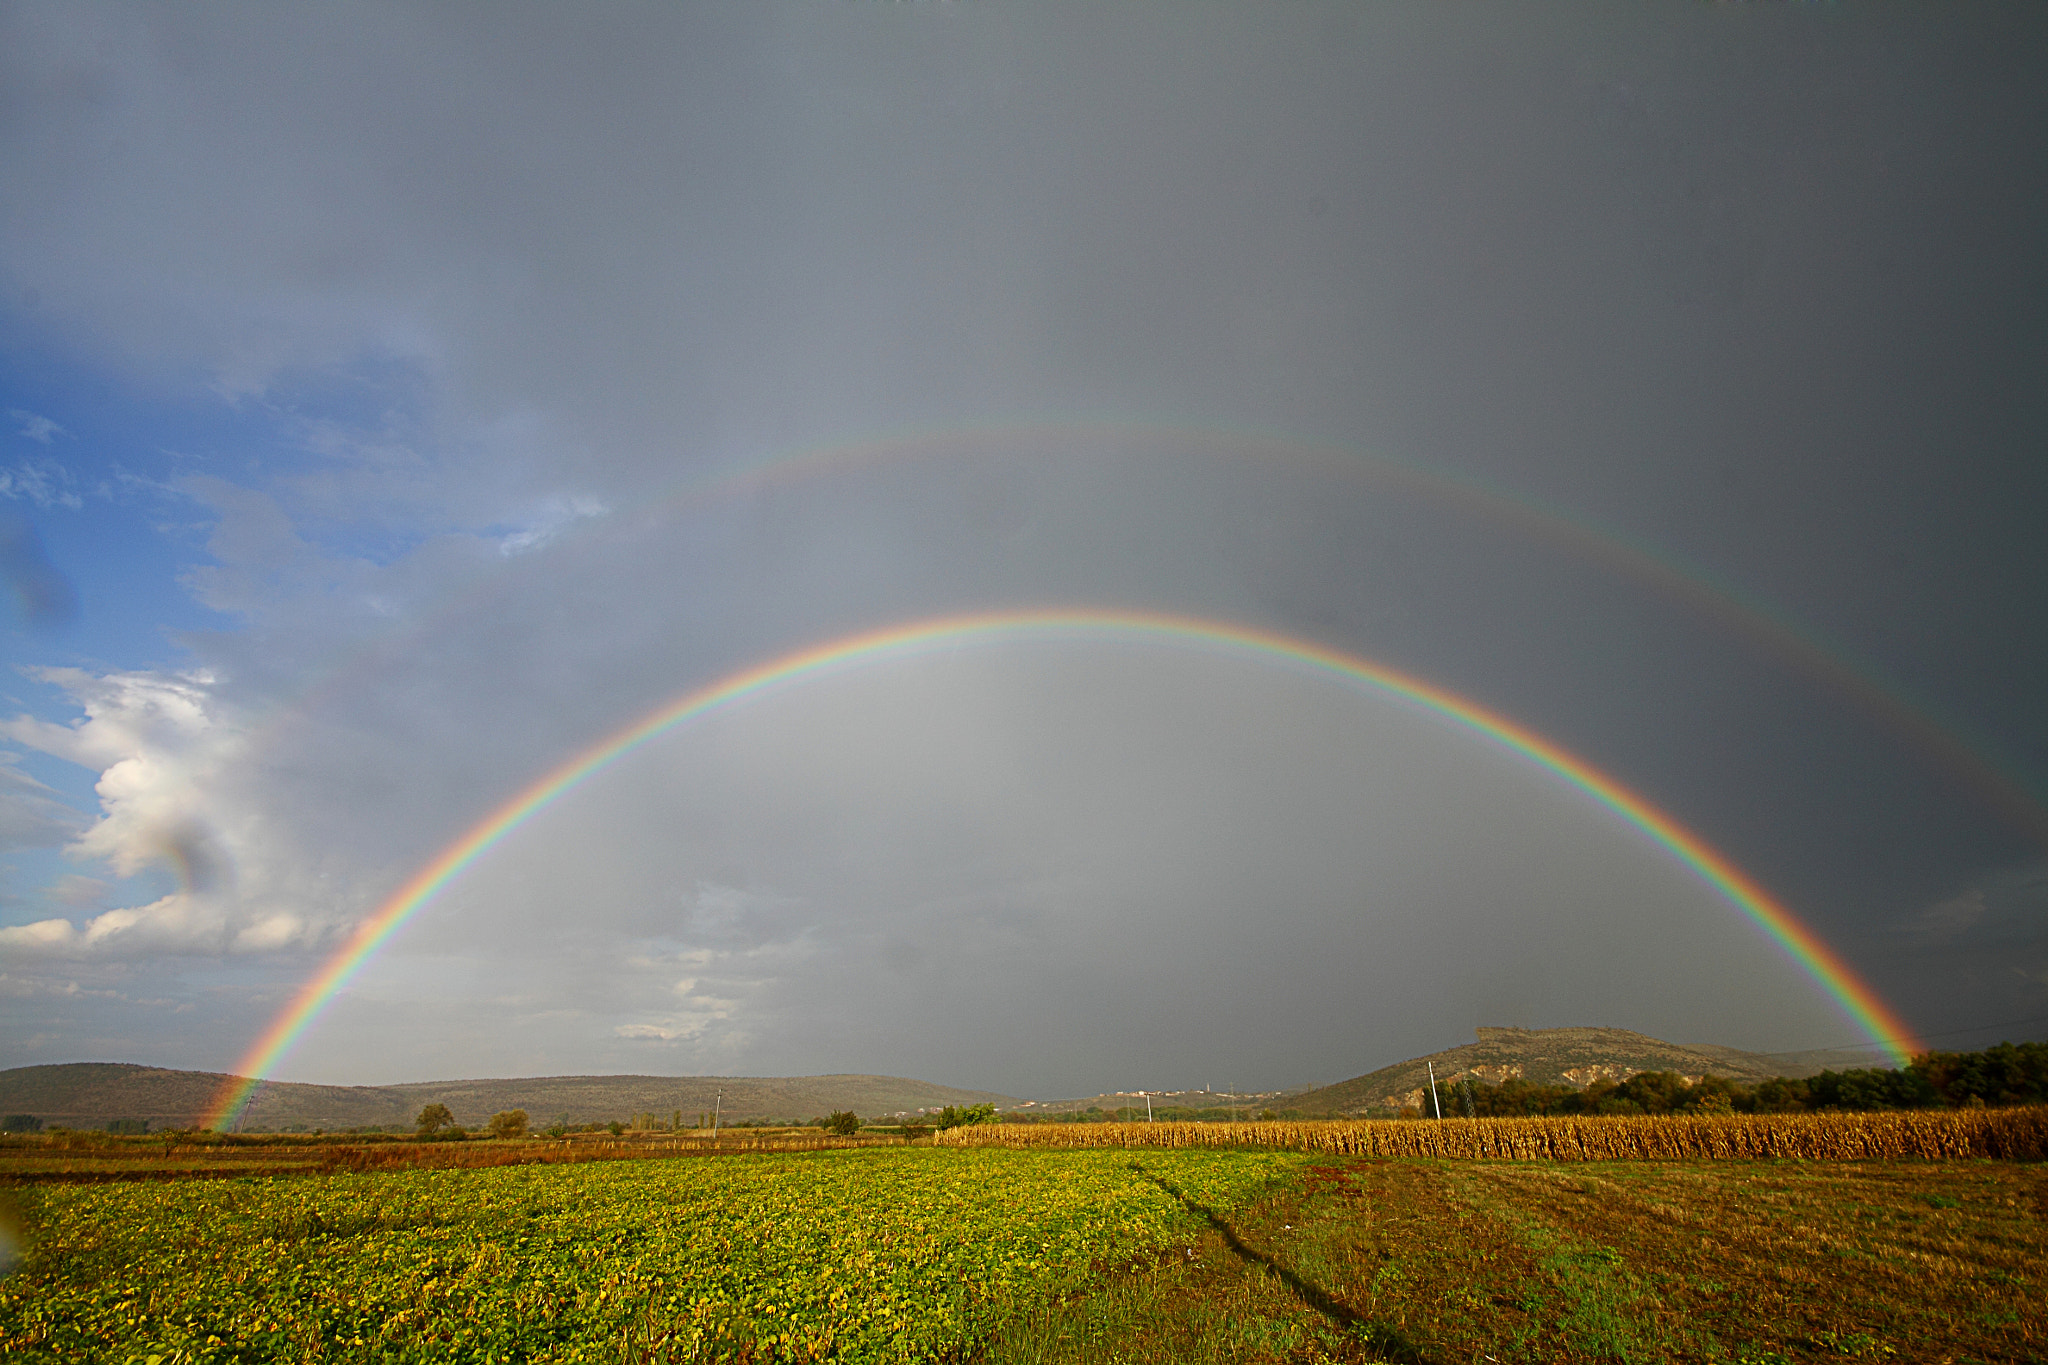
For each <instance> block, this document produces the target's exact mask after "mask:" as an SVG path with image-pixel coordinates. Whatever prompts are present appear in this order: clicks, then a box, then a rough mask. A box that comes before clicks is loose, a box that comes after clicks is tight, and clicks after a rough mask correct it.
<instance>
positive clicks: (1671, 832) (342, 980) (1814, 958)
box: [207, 610, 1914, 1127]
mask: <svg viewBox="0 0 2048 1365" xmlns="http://www.w3.org/2000/svg"><path fill="white" fill-rule="evenodd" d="M1034 637H1035V638H1043V639H1075V638H1084V639H1085V638H1095V639H1110V640H1115V641H1119V642H1125V643H1128V642H1130V641H1132V640H1134V639H1135V640H1139V641H1157V642H1161V643H1167V644H1179V645H1187V646H1193V647H1198V648H1207V649H1223V650H1227V651H1231V652H1234V653H1239V654H1244V655H1249V656H1251V657H1254V658H1258V659H1263V660H1266V661H1268V662H1281V663H1286V664H1291V665H1294V666H1296V667H1299V668H1304V669H1306V670H1308V671H1309V672H1311V673H1315V674H1320V675H1323V676H1326V677H1334V678H1336V679H1338V680H1341V681H1343V682H1346V683H1349V684H1352V685H1354V686H1356V685H1363V686H1365V687H1366V688H1368V689H1370V690H1371V691H1374V692H1377V693H1380V694H1382V695H1385V696H1390V697H1393V698H1395V699H1397V700H1399V701H1402V702H1405V703H1408V704H1410V705H1412V706H1416V707H1419V708H1421V709H1422V710H1424V711H1427V712H1431V713H1434V714H1435V715H1437V716H1439V717H1442V718H1443V719H1445V720H1448V721H1451V722H1453V723H1455V724H1456V725H1458V726H1459V727H1461V728H1463V729H1465V730H1467V731H1470V732H1473V733H1476V734H1478V735H1480V736H1483V737H1484V738H1486V739H1489V740H1492V741H1494V742H1496V743H1498V744H1501V745H1503V746H1505V747H1506V748H1508V749H1510V750H1512V751H1514V752H1515V753H1518V754H1521V755H1522V756H1523V757H1525V758H1527V759H1529V760H1531V761H1532V762H1534V763H1536V764H1537V765H1539V766H1540V767H1543V768H1546V769H1548V770H1549V771H1550V772H1552V773H1554V774H1556V775H1557V776H1559V777H1561V778H1563V779H1564V780H1565V781H1566V782H1568V783H1569V784H1571V785H1572V786H1574V787H1577V788H1578V789H1579V790H1581V791H1582V792H1584V793H1586V794H1587V795H1589V796H1591V797H1592V798H1593V799H1594V800H1595V801H1597V802H1598V803H1599V804H1601V805H1603V806H1605V807H1607V808H1608V809H1609V810H1610V811H1612V812H1614V813H1615V814H1616V815H1618V816H1620V817H1621V818H1622V819H1623V820H1625V821H1627V822H1628V823H1630V824H1632V825H1634V826H1635V827H1636V828H1637V829H1639V830H1641V831H1642V832H1643V833H1645V834H1647V835H1648V836H1649V837H1650V838H1651V839H1652V840H1653V841H1654V842H1656V843H1657V844H1658V845H1660V846H1662V847H1663V848H1664V849H1665V850H1666V851H1667V852H1669V853H1670V854H1671V855H1672V856H1673V857H1675V858H1676V859H1677V860H1678V861H1679V862H1680V863H1681V864H1683V865H1684V866H1685V867H1687V868H1688V869H1690V870H1691V871H1692V872H1693V873H1695V874H1696V875H1697V876H1698V877H1699V878H1700V879H1701V880H1702V881H1704V882H1706V883H1707V884H1708V885H1709V886H1710V887H1712V888H1713V889H1714V890H1715V891H1716V892H1718V893H1719V894H1720V895H1721V896H1722V897H1724V898H1725V899H1727V900H1728V901H1729V902H1730V903H1731V904H1733V905H1734V906H1735V907H1736V908H1737V909H1739V910H1741V911H1742V912H1743V913H1744V914H1745V915H1747V916H1748V917H1749V918H1750V919H1751V920H1752V921H1753V922H1754V923H1755V924H1756V925H1757V926H1758V927H1759V928H1761V929H1762V930H1763V931H1764V932H1765V934H1766V935H1768V936H1769V937H1770V938H1771V939H1772V940H1773V941H1774V942H1776V943H1777V944H1778V945H1779V946H1780V947H1781V948H1782V949H1784V950H1785V951H1786V952H1787V953H1788V954H1789V955H1790V956H1791V957H1792V958H1793V960H1794V961H1796V962H1797V963H1798V964H1799V965H1800V966H1801V967H1802V968H1804V969H1805V970H1806V972H1807V973H1808V974H1809V975H1810V976H1811V977H1812V978H1813V979H1814V981H1815V982H1817V983H1818V984H1819V985H1820V986H1821V987H1822V988H1823V989H1824V990H1825V991H1826V992H1827V993H1828V994H1829V995H1830V996H1831V997H1833V999H1834V1000H1835V1002H1836V1003H1837V1005H1838V1006H1839V1007H1840V1008H1841V1010H1842V1011H1843V1013H1844V1014H1845V1015H1846V1016H1848V1018H1849V1019H1851V1020H1852V1021H1853V1022H1854V1023H1855V1024H1856V1025H1857V1026H1858V1027H1860V1028H1861V1029H1862V1030H1863V1031H1864V1032H1866V1033H1868V1034H1869V1035H1870V1037H1871V1038H1872V1039H1873V1040H1874V1041H1876V1042H1878V1043H1880V1044H1882V1045H1883V1046H1884V1047H1885V1048H1886V1049H1887V1050H1888V1051H1889V1052H1890V1053H1891V1055H1892V1056H1893V1057H1894V1058H1895V1059H1896V1060H1898V1061H1899V1062H1901V1063H1903V1062H1904V1061H1906V1060H1908V1059H1909V1058H1910V1056H1911V1052H1912V1048H1913V1046H1914V1039H1913V1033H1912V1030H1911V1029H1910V1028H1909V1027H1908V1026H1907V1025H1906V1023H1905V1022H1904V1021H1903V1020H1902V1019H1901V1018H1900V1017H1899V1016H1898V1015H1897V1014H1896V1013H1894V1012H1893V1011H1892V1009H1891V1008H1890V1006H1888V1005H1887V1004H1886V1003H1885V1002H1884V1000H1883V999H1882V998H1881V997H1879V996H1878V994H1877V993H1876V991H1874V990H1873V989H1871V987H1870V986H1869V985H1868V984H1867V983H1865V982H1864V981H1863V980H1862V979H1861V977H1859V976H1858V975H1857V973H1856V972H1855V970H1854V969H1853V968H1851V967H1850V966H1849V964H1848V963H1846V962H1844V961H1843V960H1842V959H1841V958H1840V957H1839V956H1838V955H1837V954H1836V953H1835V952H1834V950H1833V949H1831V948H1830V947H1829V946H1828V945H1827V944H1826V943H1824V942H1822V941H1821V939H1820V938H1819V936H1818V935H1816V934H1815V933H1814V932H1813V931H1812V930H1810V929H1808V928H1807V927H1806V926H1805V925H1804V924H1802V923H1801V922H1800V921H1799V920H1798V918H1797V917H1795V916H1794V915H1793V914H1792V912H1791V911H1790V910H1788V909H1787V908H1786V907H1785V906H1784V905H1782V904H1781V903H1779V902H1778V901H1777V900H1776V899H1775V898H1774V897H1773V896H1772V895H1771V894H1770V893H1769V892H1768V891H1766V890H1765V889H1764V888H1763V887H1762V886H1761V885H1759V884H1758V883H1757V882H1756V881H1755V880H1753V879H1752V878H1751V877H1750V876H1749V875H1748V874H1747V873H1745V872H1743V871H1742V869H1740V868H1739V867H1737V866H1736V865H1735V864H1734V863H1732V862H1730V861H1729V860H1728V859H1727V858H1726V857H1724V856H1723V855H1722V854H1721V853H1719V852H1718V851H1716V850H1715V849H1714V848H1713V847H1712V846H1710V845H1709V844H1708V843H1707V842H1706V841H1705V840H1704V839H1701V838H1700V837H1699V836H1698V835H1696V834H1694V833H1692V832H1691V831H1690V830H1688V829H1686V828H1685V827H1684V826H1682V825H1680V824H1679V823H1678V822H1677V821H1676V820H1674V819H1673V818H1672V817H1671V816H1669V815H1667V814H1665V813H1664V812H1663V811H1661V810H1659V809H1658V808H1657V807H1656V806H1654V805H1652V804H1651V803H1650V802H1649V801H1647V800H1645V799H1644V798H1643V797H1641V796H1638V795H1637V794H1636V793H1635V792H1633V791H1631V790H1629V789H1628V788H1627V787H1625V786H1623V785H1622V784H1621V783H1620V782H1618V781H1616V780H1615V779H1614V778H1612V777H1609V776H1608V775H1607V774H1606V773H1603V772H1601V771H1600V770H1599V769H1598V768H1595V767H1594V766H1593V765H1592V764H1590V763H1588V762H1586V761H1585V760H1583V759H1581V758H1579V757H1577V756H1576V755H1574V754H1572V753H1570V752H1568V751H1566V750H1565V749H1563V748H1561V747H1559V746H1558V745H1556V744H1554V743H1552V742H1551V741H1550V740H1548V739H1545V738H1544V737H1543V736H1541V735H1539V734H1537V733H1536V732H1535V731H1533V730H1530V729H1529V728H1527V727H1526V726H1523V725H1521V724H1519V723H1517V722H1515V721H1512V720H1509V719H1508V718H1507V717H1505V716H1502V715H1500V714H1498V713H1496V712H1494V711H1490V710H1488V709H1486V708H1485V707H1482V706H1480V705H1478V704H1477V703H1475V702H1472V701H1468V700H1466V699H1465V698H1463V697H1460V696H1458V695H1457V694H1455V693H1453V692H1450V691H1447V690H1446V689H1444V688H1441V687H1438V686H1436V685H1434V684H1432V683H1429V682H1425V681H1423V680H1422V679H1420V678H1416V677H1413V676H1411V675H1409V674H1405V673H1401V672H1398V671H1396V670H1394V669H1392V668H1388V667H1386V666H1384V665H1381V664H1378V663H1374V662H1372V661H1371V660H1368V659H1363V658H1360V657H1357V656H1355V655H1350V654H1345V653H1342V652H1340V651H1338V650H1334V649H1329V648H1326V647H1324V646H1322V645H1318V644H1313V643H1310V642H1308V641H1304V640H1298V639H1294V638H1291V637H1289V636H1285V635H1280V634H1277V633H1275V632H1271V631H1267V630H1262V629H1259V628H1257V627H1253V626H1246V625H1237V624H1230V623H1225V622H1217V621H1208V620H1202V619H1199V618H1194V617H1182V616H1168V615H1160V614H1154V613H1137V612H1115V611H1094V610H1076V611H1009V612H992V613H981V614H976V615H967V616H952V617H942V618H939V619H936V620H925V621H918V622H913V623H911V624H908V625H897V626H890V627H886V628H884V629H881V630H875V631H869V632H866V633H863V634H858V635H853V636H850V637H846V638H842V639H838V640H834V641H831V642H829V643H826V644H822V645H817V646H814V647H812V648H809V649H803V650H799V651H797V652H796V653H793V654H787V655H784V656H782V657H781V658H778V659H774V660H772V661H770V662H768V663H764V664H761V665H758V666H756V667H753V668H749V669H746V670H744V671H742V672H739V673H736V674H732V675H730V676H728V677H726V678H724V679H722V680H720V681H718V682H714V683H711V684H709V685H708V686H705V687H701V688H698V689H696V690H694V691H691V692H688V693H686V694H684V695H683V696H682V697H680V698H678V699H676V700H674V701H672V702H669V703H668V704H666V705H664V706H662V707H661V708H660V709H658V710H656V711H654V712H653V713H652V714H650V715H648V716H645V717H643V718H642V719H640V720H638V721H635V722H634V723H633V724H631V725H628V726H627V727H625V728H624V729H622V730H618V731H615V732H613V733H612V734H610V735H608V736H606V737H605V738H604V739H601V740H599V741H598V742H597V743H595V744H593V745H591V746H590V747H589V748H587V749H585V750H583V751H582V752H581V753H578V754H577V755H575V756H574V757H572V758H570V759H568V760H567V761H566V762H564V763H562V764H561V765H559V766H558V767H556V768H555V769H553V770H552V771H551V772H549V773H547V774H546V775H545V776H543V777H541V778H540V779H539V780H538V781H536V782H534V783H532V784H530V785H529V786H527V787H526V788H525V789H524V790H522V791H520V792H519V793H518V794H517V795H515V796H513V797H512V798H511V799H510V800H508V801H506V802H505V803H504V804H502V805H500V806H499V807H498V808H497V809H495V810H493V811H492V812H491V813H490V814H488V815H486V816H485V817H484V818H483V819H481V820H479V821H478V822H477V823H476V824H474V825H472V826H471V827H470V828H469V830H468V831H467V832H465V833H464V834H463V835H462V836H461V837H460V838H458V839H456V840H455V842H453V843H451V844H449V845H448V846H447V847H446V848H444V849H443V850H442V851H441V852H440V853H439V854H437V855H435V857H434V858H433V859H432V860H431V861H429V862H428V863H426V864H425V865H424V866H422V867H421V868H420V869H419V870H418V871H417V872H415V873H414V874H413V875H412V876H411V877H410V878H408V879H407V880H406V882H405V883H404V884H403V885H401V886H400V887H399V888H398V889H397V890H396V891H394V892H393V893H392V894H391V895H390V897H389V898H387V899H386V900H385V901H384V903H383V904H382V905H380V906H379V907H378V908H377V910H376V911H375V912H374V913H373V914H371V915H370V917H369V918H368V919H366V920H364V921H363V922H362V924H361V925H359V926H358V927H357V929H356V931H355V932H354V934H353V935H351V936H350V938H349V940H348V942H347V943H346V944H345V945H343V947H342V948H341V949H340V950H339V951H337V952H336V953H335V954H334V955H333V956H332V957H331V958H330V959H329V960H328V962H327V964H326V965H325V966H324V967H322V968H321V969H320V971H319V972H318V973H317V974H316V975H315V976H314V977H313V978H312V979H311V980H310V981H308V982H307V983H306V984H305V985H304V986H303V987H301V988H300V990H299V992H298V994H297V995H296V996H295V997H294V998H293V1000H292V1002H291V1004H290V1005H289V1006H287V1007H286V1008H285V1009H284V1011H283V1012H282V1013H280V1014H279V1015H278V1016H277V1018H276V1019H275V1020H273V1021H272V1023H271V1025H270V1027H269V1028H268V1029H266V1030H265V1031H264V1033H263V1035H262V1036H261V1037H260V1038H259V1039H258V1040H257V1042H256V1044H255V1045H254V1046H253V1047H252V1048H251V1049H250V1051H249V1053H248V1055H247V1056H246V1057H245V1058H244V1059H243V1061H242V1063H241V1065H240V1067H239V1068H238V1072H239V1074H238V1075H236V1076H234V1077H233V1078H231V1080H230V1082H229V1084H228V1085H227V1086H226V1087H224V1090H223V1093H222V1095H221V1097H220V1098H219V1100H218V1101H217V1102H216V1104H215V1106H214V1109H213V1112H212V1113H211V1115H210V1116H209V1118H208V1120H207V1124H208V1126H209V1127H219V1126H222V1125H224V1124H226V1123H228V1122H230V1121H232V1119H233V1118H234V1117H235V1116H236V1115H237V1114H238V1113H239V1112H240V1110H241V1109H242V1108H243V1107H244V1106H245V1105H246V1104H247V1102H248V1100H249V1099H250V1097H251V1096H252V1095H253V1094H254V1093H255V1090H256V1088H257V1087H258V1086H259V1085H261V1084H262V1079H263V1077H264V1076H265V1075H267V1074H268V1073H269V1072H270V1071H271V1070H272V1069H273V1068H274V1067H276V1066H277V1064H278V1063H279V1062H280V1061H282V1060H283V1058H284V1056H285V1054H286V1053H287V1052H289V1051H290V1050H291V1048H292V1046H293V1044H295V1043H296V1042H297V1041H298V1040H299V1039H300V1038H301V1037H302V1036H303V1035H304V1034H305V1032H306V1030H307V1028H308V1027H310V1026H311V1025H312V1023H313V1022H314V1020H315V1019H317V1018H318V1017H319V1015H320V1013H321V1011H322V1010H323V1009H325V1008H326V1006H327V1005H328V1004H329V1003H330V1002H331V1001H332V1000H333V999H334V997H335V996H336V995H337V994H338V993H339V992H340V991H341V990H342V988H343V987H345V986H346V985H347V984H348V983H349V981H350V980H351V979H352V978H354V977H355V975H356V974H357V973H358V972H360V971H361V970H362V968H363V966H364V965H365V964H366V963H367V962H369V960H370V959H371V958H372V957H373V956H375V954H376V952H377V950H378V949H379V948H381V947H383V946H384V945H385V944H386V943H388V942H389V941H390V940H391V937H392V935H393V934H395V933H396V932H397V931H398V930H399V929H400V928H401V927H402V926H403V925H404V924H405V923H406V922H407V921H408V920H409V919H411V918H412V916H413V915H415V914H416V913H418V911H419V910H420V908H421V907H422V906H424V905H426V904H427V903H428V902H429V901H431V900H432V899H433V898H434V896H435V894H436V893H438V892H439V891H440V890H441V889H442V888H443V887H445V886H447V885H448V884H449V883H450V882H451V881H453V880H454V879H455V878H456V877H457V876H459V875H461V873H462V871H463V870H464V869H465V868H467V867H469V866H470V865H471V864H472V863H474V862H475V861H476V860H477V859H478V858H480V857H482V856H483V855H484V854H485V853H486V852H488V851H489V850H490V849H491V848H492V847H494V846H495V845H497V844H498V843H499V842H500V841H502V840H503V839H504V838H505V837H506V836H507V835H509V834H511V833H512V832H513V831H514V830H516V829H518V828H519V827H520V826H521V825H523V824H524V823H525V822H526V821H527V820H529V819H531V818H532V817H533V816H534V815H535V814H536V813H538V812H539V811H540V810H542V809H543V808H545V807H546V806H547V805H549V804H550V803H551V802H553V801H554V800H555V799H556V798H557V797H560V796H561V795H562V794H563V793H565V792H567V791H569V790H570V789H571V788H573V787H575V786H576V785H578V784H579V783H581V782H582V781H584V780H585V779H586V778H588V777H590V776H592V775H593V774H595V773H597V772H598V771H599V770H601V769H603V768H605V767H607V766H608V765H610V764H611V763H613V762H615V761H616V760H618V759H619V758H620V757H622V756H624V755H625V754H627V753H630V752H631V751H633V750H634V749H636V748H638V747H639V746H641V745H643V744H645V743H647V742H648V741H649V740H652V739H654V738H655V737H656V736H659V735H661V734H663V733H665V732H667V731H669V730H671V729H673V728H675V727H676V726H678V725H681V724H683V723H684V722H686V721H690V720H695V719H697V718H699V717H702V716H705V715H708V714H710V713H712V712H714V711H717V710H719V709H721V708H724V707H727V706H730V705H733V704H735V703H738V702H741V701H743V700H746V699H748V698H751V697H756V696H760V695H762V694H763V693H766V692H769V691H772V690H775V689H777V688H781V687H784V686H788V685H790V684H793V683H796V682H799V681H805V680H809V679H813V678H817V677H821V676H824V675H827V674H829V673H831V672H833V671H835V670H839V669H844V668H849V667H853V666H857V665H864V664H869V663H873V662H876V661H880V660H883V659H888V658H892V657H899V656H904V655H911V654H915V653H918V652H921V651H926V650H929V649H931V648H933V647H936V646H947V645H952V644H956V643H959V642H962V641H966V640H973V639H1018V638H1034Z"/></svg>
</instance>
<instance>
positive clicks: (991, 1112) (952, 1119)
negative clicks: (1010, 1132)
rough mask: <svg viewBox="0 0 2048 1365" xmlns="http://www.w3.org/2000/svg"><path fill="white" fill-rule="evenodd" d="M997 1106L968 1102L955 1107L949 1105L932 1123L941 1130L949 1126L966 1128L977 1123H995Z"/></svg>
mask: <svg viewBox="0 0 2048 1365" xmlns="http://www.w3.org/2000/svg"><path fill="white" fill-rule="evenodd" d="M995 1117H996V1107H995V1106H994V1105H993V1104H966V1105H962V1106H960V1107H959V1108H958V1109H955V1108H954V1107H953V1106H952V1105H950V1104H949V1105H947V1106H946V1107H945V1108H944V1109H941V1110H940V1111H939V1112H938V1115H937V1116H936V1117H935V1118H933V1120H932V1125H933V1126H934V1127H936V1128H937V1129H938V1130H939V1131H940V1132H944V1131H945V1130H946V1129H948V1128H966V1127H969V1126H970V1125H973V1124H976V1123H993V1122H995Z"/></svg>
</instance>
